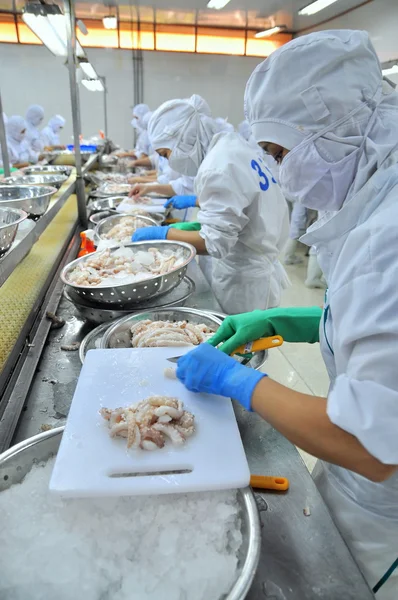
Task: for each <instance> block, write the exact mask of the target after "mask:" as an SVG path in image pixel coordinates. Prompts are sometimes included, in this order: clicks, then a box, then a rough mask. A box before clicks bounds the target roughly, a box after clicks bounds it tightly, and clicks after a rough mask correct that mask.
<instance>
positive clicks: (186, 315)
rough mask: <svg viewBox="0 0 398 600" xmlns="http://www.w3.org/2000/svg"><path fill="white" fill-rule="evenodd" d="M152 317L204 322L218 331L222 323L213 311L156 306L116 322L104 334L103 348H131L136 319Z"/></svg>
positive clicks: (163, 319) (154, 319)
mask: <svg viewBox="0 0 398 600" xmlns="http://www.w3.org/2000/svg"><path fill="white" fill-rule="evenodd" d="M145 319H151V320H152V321H183V320H185V321H190V322H191V323H204V324H205V325H207V326H208V327H210V328H211V329H214V331H216V330H217V329H218V328H219V326H220V325H221V321H220V319H217V317H215V316H214V315H212V314H211V313H206V312H204V311H201V310H197V309H196V308H177V307H176V308H154V309H152V310H147V311H145V312H140V313H137V314H133V315H129V316H128V317H124V318H123V319H120V320H119V321H117V322H116V323H114V324H113V325H112V326H111V327H110V328H109V329H108V330H107V331H106V333H105V334H104V337H103V338H102V340H101V348H131V335H130V329H131V326H132V325H133V323H135V322H136V321H143V320H145Z"/></svg>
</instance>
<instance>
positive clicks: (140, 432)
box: [100, 396, 195, 450]
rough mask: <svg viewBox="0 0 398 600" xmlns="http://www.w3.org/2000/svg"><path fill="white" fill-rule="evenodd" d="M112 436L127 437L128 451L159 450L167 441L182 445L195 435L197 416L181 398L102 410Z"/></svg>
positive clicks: (154, 398)
mask: <svg viewBox="0 0 398 600" xmlns="http://www.w3.org/2000/svg"><path fill="white" fill-rule="evenodd" d="M100 414H101V416H102V417H103V418H104V419H105V420H106V421H107V422H108V426H109V430H110V431H109V435H110V436H111V437H124V438H127V448H135V449H138V448H141V449H142V450H157V449H158V448H163V446H164V445H165V443H166V439H169V440H170V441H171V442H172V443H173V444H175V445H177V446H180V445H182V444H184V443H185V441H186V439H187V438H189V437H191V435H193V434H194V432H195V417H194V416H193V414H192V413H190V412H188V411H187V410H184V404H183V403H182V402H181V401H180V400H178V399H177V398H170V397H168V396H150V397H149V398H146V400H142V401H141V402H139V403H138V404H132V405H131V406H126V407H124V408H115V409H113V410H112V409H110V408H101V410H100Z"/></svg>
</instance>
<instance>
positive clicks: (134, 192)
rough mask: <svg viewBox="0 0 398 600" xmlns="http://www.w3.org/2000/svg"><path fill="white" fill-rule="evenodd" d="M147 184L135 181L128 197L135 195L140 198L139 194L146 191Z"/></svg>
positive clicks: (143, 194)
mask: <svg viewBox="0 0 398 600" xmlns="http://www.w3.org/2000/svg"><path fill="white" fill-rule="evenodd" d="M148 191H149V190H148V186H147V185H145V184H144V183H137V184H135V186H134V187H133V189H132V190H130V191H129V198H131V197H132V196H135V197H136V198H140V197H141V196H145V194H147V193H148Z"/></svg>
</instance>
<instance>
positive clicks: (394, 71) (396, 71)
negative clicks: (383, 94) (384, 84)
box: [382, 65, 398, 75]
mask: <svg viewBox="0 0 398 600" xmlns="http://www.w3.org/2000/svg"><path fill="white" fill-rule="evenodd" d="M382 73H383V75H398V65H393V66H392V67H389V68H388V69H383V70H382Z"/></svg>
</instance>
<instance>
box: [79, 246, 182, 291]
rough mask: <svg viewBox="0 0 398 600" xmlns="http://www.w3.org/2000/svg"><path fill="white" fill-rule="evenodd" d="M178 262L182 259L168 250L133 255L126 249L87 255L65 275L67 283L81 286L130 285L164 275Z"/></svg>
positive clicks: (155, 250)
mask: <svg viewBox="0 0 398 600" xmlns="http://www.w3.org/2000/svg"><path fill="white" fill-rule="evenodd" d="M182 262H183V255H182V254H181V256H177V255H176V253H175V252H171V251H170V250H164V251H160V250H158V249H157V248H148V251H143V250H138V251H136V252H133V251H132V250H131V249H130V248H119V249H118V250H116V251H115V252H113V253H111V250H110V249H109V248H108V249H106V250H104V251H103V252H95V253H94V254H91V255H88V256H87V259H86V260H84V261H82V262H80V263H79V264H78V265H77V266H76V267H75V268H74V269H73V271H72V272H71V273H69V275H68V280H69V283H71V284H74V285H82V286H101V285H116V284H121V283H124V284H126V283H134V282H138V281H143V280H145V279H149V278H150V277H154V276H156V275H163V274H165V273H168V272H169V271H171V270H172V269H173V268H175V267H178V266H179V264H181V263H182ZM127 278H128V282H127V281H125V279H127ZM115 279H116V281H115Z"/></svg>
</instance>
